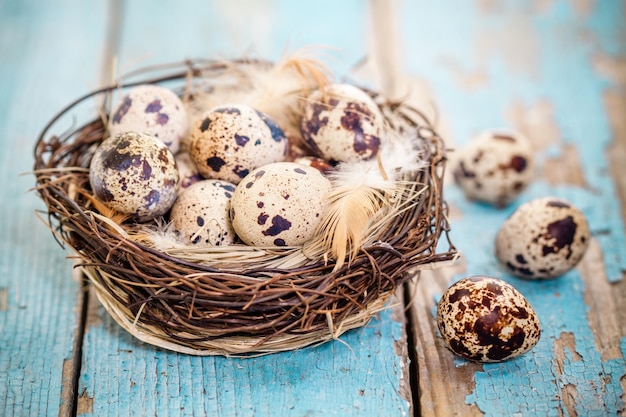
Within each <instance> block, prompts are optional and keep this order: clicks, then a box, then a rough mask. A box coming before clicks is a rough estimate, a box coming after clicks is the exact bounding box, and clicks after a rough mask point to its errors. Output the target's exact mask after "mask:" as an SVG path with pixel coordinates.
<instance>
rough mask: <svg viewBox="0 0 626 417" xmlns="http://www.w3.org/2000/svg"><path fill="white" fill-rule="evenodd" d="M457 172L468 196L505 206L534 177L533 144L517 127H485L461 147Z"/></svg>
mask: <svg viewBox="0 0 626 417" xmlns="http://www.w3.org/2000/svg"><path fill="white" fill-rule="evenodd" d="M453 174H454V179H455V181H456V183H457V184H458V185H459V187H460V188H461V189H462V190H463V192H464V193H465V195H466V196H467V197H468V198H470V199H472V200H477V201H482V202H486V203H490V204H493V205H495V206H497V207H502V206H505V205H507V204H509V203H510V202H511V201H513V200H514V199H515V198H516V197H518V196H519V195H520V194H521V193H522V191H524V190H525V189H526V187H527V186H528V184H529V183H530V182H531V180H532V178H533V152H532V146H531V144H530V142H529V141H528V139H527V138H526V137H525V136H524V135H522V134H521V133H519V132H516V131H513V130H489V131H485V132H483V133H481V134H479V135H477V136H475V137H473V138H472V139H471V140H470V141H469V143H468V144H467V145H466V146H465V147H463V148H461V149H460V150H459V154H458V160H457V161H456V165H455V167H454V169H453Z"/></svg>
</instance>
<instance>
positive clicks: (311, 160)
mask: <svg viewBox="0 0 626 417" xmlns="http://www.w3.org/2000/svg"><path fill="white" fill-rule="evenodd" d="M293 162H295V163H297V164H302V165H307V166H310V167H313V168H315V169H317V170H318V171H319V172H321V173H322V174H324V175H326V174H328V173H329V172H330V171H332V170H333V169H334V167H333V166H332V164H331V163H330V162H328V161H327V160H325V159H322V158H318V157H317V156H300V157H298V158H296V159H294V160H293Z"/></svg>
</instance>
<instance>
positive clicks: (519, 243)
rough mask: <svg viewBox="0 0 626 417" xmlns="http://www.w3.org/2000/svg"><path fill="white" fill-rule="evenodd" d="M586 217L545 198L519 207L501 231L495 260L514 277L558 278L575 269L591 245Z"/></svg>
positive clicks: (574, 208) (561, 201)
mask: <svg viewBox="0 0 626 417" xmlns="http://www.w3.org/2000/svg"><path fill="white" fill-rule="evenodd" d="M589 238H590V231H589V225H588V224H587V220H586V218H585V216H584V214H583V213H582V212H581V211H580V210H579V209H577V208H576V207H574V206H573V205H572V204H571V203H569V202H568V201H565V200H562V199H557V198H554V197H544V198H538V199H535V200H532V201H529V202H527V203H525V204H522V205H521V206H520V207H518V208H517V209H516V210H515V211H514V212H513V214H512V215H511V216H510V217H509V218H508V219H506V220H505V221H504V223H503V224H502V225H501V226H500V229H499V230H498V234H497V236H496V242H495V252H496V257H497V258H498V260H499V261H500V263H501V264H502V265H504V266H505V267H506V269H507V270H508V271H509V272H511V273H512V274H514V275H517V276H519V277H523V278H529V279H540V278H556V277H559V276H561V275H563V274H564V273H566V272H568V271H569V270H571V269H572V268H574V267H575V266H576V265H577V264H578V263H579V262H580V260H581V259H582V257H583V255H584V254H585V252H586V250H587V246H588V245H589Z"/></svg>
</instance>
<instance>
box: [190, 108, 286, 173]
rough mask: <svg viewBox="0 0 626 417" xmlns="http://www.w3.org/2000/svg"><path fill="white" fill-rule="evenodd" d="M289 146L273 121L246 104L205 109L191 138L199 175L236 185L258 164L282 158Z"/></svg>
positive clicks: (281, 159) (191, 152) (277, 160)
mask: <svg viewBox="0 0 626 417" xmlns="http://www.w3.org/2000/svg"><path fill="white" fill-rule="evenodd" d="M288 146H289V143H288V140H287V138H286V136H285V134H284V133H283V131H282V130H281V128H280V127H279V126H278V125H277V124H276V123H275V122H274V121H272V120H271V119H270V118H269V117H268V116H267V115H265V114H264V113H262V112H259V111H257V110H255V109H254V108H252V107H250V106H248V105H243V104H238V105H225V106H220V107H217V108H214V109H212V110H210V111H208V112H206V113H205V114H204V115H203V116H202V117H201V118H200V119H199V120H198V121H197V122H196V124H195V125H194V126H193V128H192V130H191V134H190V137H189V155H190V156H191V159H192V160H193V162H194V163H195V165H196V167H197V168H198V171H199V172H200V174H201V175H202V176H203V177H205V178H215V179H221V180H225V181H229V182H232V183H233V184H238V183H239V181H241V179H242V178H244V177H245V176H246V175H248V173H250V171H252V170H253V169H255V168H257V167H260V166H262V165H266V164H270V163H273V162H279V161H283V160H284V159H285V157H286V155H287V151H288Z"/></svg>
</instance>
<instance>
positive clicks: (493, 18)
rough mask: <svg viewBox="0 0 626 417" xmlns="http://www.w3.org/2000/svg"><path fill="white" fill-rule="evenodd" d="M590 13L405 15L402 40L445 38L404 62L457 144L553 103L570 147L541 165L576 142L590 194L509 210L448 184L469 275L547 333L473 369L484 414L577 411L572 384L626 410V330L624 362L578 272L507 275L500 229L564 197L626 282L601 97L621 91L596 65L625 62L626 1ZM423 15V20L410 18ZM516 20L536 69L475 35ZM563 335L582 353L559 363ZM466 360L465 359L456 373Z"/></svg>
mask: <svg viewBox="0 0 626 417" xmlns="http://www.w3.org/2000/svg"><path fill="white" fill-rule="evenodd" d="M593 6H594V9H593V10H592V11H591V14H590V15H584V13H583V14H581V13H580V12H577V11H575V10H574V9H573V6H572V4H571V3H570V2H567V1H556V2H553V3H549V4H547V5H545V7H546V8H547V9H546V10H543V11H542V12H540V13H529V11H528V8H529V7H533V6H532V4H531V3H530V2H523V1H517V0H513V1H506V2H498V3H494V5H493V7H494V8H495V10H490V11H485V10H483V11H480V10H478V8H477V7H476V5H475V4H470V3H469V2H459V4H456V5H455V14H454V16H450V22H449V23H448V24H447V25H445V27H440V26H437V25H438V24H440V22H438V21H437V22H435V20H436V19H432V20H429V19H428V16H429V14H430V13H436V12H437V11H436V10H432V9H431V8H434V7H437V6H435V5H427V4H426V3H421V4H420V7H419V8H418V7H416V6H413V5H409V6H408V9H409V10H407V13H406V14H405V16H406V19H407V20H406V21H405V30H407V33H405V36H404V38H405V39H436V40H437V42H423V43H419V48H420V51H419V54H416V56H415V57H410V56H409V57H408V58H407V59H408V61H409V65H410V67H411V68H412V70H413V71H414V72H415V73H417V74H418V75H420V76H422V77H424V78H426V79H427V80H428V81H429V83H430V84H431V86H432V87H433V91H434V92H435V101H436V102H437V103H438V106H439V107H440V109H441V113H442V114H443V115H445V119H446V120H447V121H448V124H449V125H450V126H449V128H450V129H451V130H452V132H453V135H454V141H455V143H456V144H463V143H464V142H465V141H467V140H468V139H469V138H470V137H472V135H473V134H475V133H476V132H478V131H481V130H483V129H487V128H493V127H499V126H502V125H507V123H506V114H504V111H503V109H506V108H507V106H510V104H511V102H512V101H517V102H518V103H521V105H523V106H532V105H534V104H536V103H539V102H544V101H545V102H548V103H549V104H550V105H551V106H552V109H553V112H554V122H555V123H556V125H557V126H558V129H559V132H560V136H561V137H560V139H561V141H560V142H559V143H558V144H557V145H553V146H549V147H547V148H546V149H544V150H542V151H541V153H540V154H538V155H537V158H538V160H539V161H540V162H543V161H545V160H546V159H548V158H554V157H558V156H560V155H561V153H562V150H563V148H564V146H566V145H568V144H571V145H573V146H575V147H576V149H577V151H578V153H579V155H580V163H581V167H582V171H583V175H584V178H585V182H586V187H585V188H580V187H574V186H558V187H553V186H550V185H549V184H547V183H546V182H545V181H541V180H538V181H536V182H535V183H534V184H533V185H532V186H531V187H530V188H529V189H528V190H527V191H526V192H525V193H524V194H523V195H522V196H520V198H519V199H518V200H517V201H516V202H514V204H513V205H511V206H510V207H508V208H506V209H504V210H496V209H493V208H491V207H489V206H486V205H483V204H478V203H473V202H469V201H467V200H466V199H465V198H464V196H463V195H462V193H461V192H460V190H459V189H458V188H457V187H456V186H454V185H451V186H449V187H448V188H447V189H446V199H447V200H448V201H449V202H450V203H451V204H452V205H454V206H456V207H458V208H459V211H460V212H461V213H462V214H461V216H460V218H456V219H453V225H452V239H453V242H454V243H455V245H457V247H458V248H459V249H460V250H461V251H462V252H463V254H464V258H465V261H466V270H465V271H464V274H463V276H466V275H474V274H484V275H491V276H496V277H499V278H502V279H505V280H506V281H508V282H510V283H512V284H513V285H514V286H515V287H516V288H517V289H519V290H520V292H522V293H523V294H524V295H525V296H526V297H527V298H528V299H529V301H530V302H531V304H532V305H533V306H534V307H535V309H536V310H537V313H538V315H539V317H540V320H541V322H542V326H543V334H542V338H541V340H540V342H539V344H538V345H537V346H536V347H535V348H534V349H533V350H532V351H531V352H529V353H528V354H526V355H524V356H522V357H520V358H517V359H515V360H512V361H507V362H503V363H497V364H485V365H484V366H483V370H482V371H480V372H477V373H476V374H475V376H474V380H475V389H474V390H473V392H471V393H470V394H469V395H467V397H466V402H467V403H468V404H474V405H476V406H477V407H478V408H479V409H480V410H481V411H483V412H484V413H485V414H486V415H487V416H502V415H516V414H517V415H524V416H527V415H542V416H543V415H548V416H551V415H554V416H557V415H569V412H568V410H567V407H566V406H565V402H564V401H562V400H561V396H562V395H563V392H562V390H563V389H564V388H565V387H566V386H568V385H570V384H571V385H572V386H573V387H574V389H576V392H577V395H576V396H575V397H574V399H573V400H572V401H573V408H574V411H575V412H576V413H578V414H579V415H617V413H618V411H619V410H621V409H623V407H624V400H623V398H622V396H623V395H624V393H623V390H622V387H621V385H620V379H621V378H623V377H624V373H625V372H626V371H625V370H626V366H625V365H626V364H625V363H624V356H626V354H625V352H624V347H625V346H626V335H624V336H625V337H624V338H622V339H621V348H622V357H621V358H615V359H611V360H606V361H603V360H602V358H601V357H600V354H599V353H598V351H597V349H596V346H595V344H594V343H595V341H594V336H593V333H592V331H591V328H590V327H589V323H588V320H587V313H588V309H589V307H588V306H587V305H586V304H585V301H584V298H583V294H584V292H585V284H584V282H583V280H582V278H581V276H580V274H579V272H578V271H577V270H573V271H571V272H569V273H567V274H566V275H564V276H562V277H561V278H559V279H556V280H552V281H541V282H532V281H525V280H522V279H518V278H515V277H513V276H511V275H508V274H507V273H506V272H505V271H504V270H503V269H502V268H501V267H500V265H498V262H497V260H496V258H495V255H494V250H493V244H494V243H493V242H494V239H495V235H496V233H497V230H498V228H499V226H500V225H501V223H502V222H503V221H504V219H505V218H506V217H508V215H509V214H510V213H511V212H512V211H513V210H514V209H515V208H516V207H517V206H519V205H520V204H522V203H523V202H525V201H528V200H530V199H532V198H535V197H542V196H547V195H553V196H557V197H562V198H565V199H568V200H570V201H571V202H572V203H574V204H575V205H576V206H577V207H579V208H580V209H581V210H582V211H583V212H584V213H585V215H586V216H587V219H588V220H589V223H590V227H591V229H592V233H593V236H594V238H595V239H597V241H598V242H599V244H600V246H601V249H602V252H603V256H604V263H605V270H606V274H607V279H608V280H609V282H611V283H616V282H618V281H620V280H622V279H623V272H624V271H625V270H626V237H625V234H624V223H623V220H622V217H621V212H620V205H619V204H620V203H619V199H618V198H617V193H616V187H615V183H614V182H613V180H612V179H611V177H610V174H609V169H608V166H607V160H606V155H605V152H606V151H607V147H608V146H609V145H610V143H611V141H612V140H613V137H612V132H611V129H610V123H609V120H608V119H607V113H606V111H605V108H604V102H603V94H604V93H605V92H606V91H607V90H608V89H611V88H616V87H617V86H615V85H613V84H612V81H611V80H608V79H604V78H603V77H602V76H601V75H600V74H598V73H596V69H595V68H594V62H593V59H594V57H595V56H596V54H602V55H605V56H611V57H613V58H622V59H623V58H624V57H625V56H626V46H625V45H626V43H625V42H623V36H622V37H620V33H621V34H623V33H624V23H623V16H624V15H625V12H626V11H625V10H624V8H625V7H626V5H625V3H624V2H623V1H621V2H620V1H618V0H614V1H602V2H594V3H593ZM416 16H419V17H420V22H422V23H423V24H422V25H415V24H412V23H410V22H411V20H413V19H415V18H416ZM520 22H521V23H520ZM511 24H523V25H528V27H529V28H530V29H531V30H530V33H531V34H532V35H533V36H536V39H535V41H536V46H537V49H536V51H535V52H534V53H536V54H537V56H536V57H535V61H536V62H534V64H533V65H530V66H529V68H517V69H516V68H511V63H510V62H505V61H504V59H503V55H504V54H505V52H507V51H502V50H498V51H497V53H493V51H490V52H491V53H485V54H483V55H484V56H480V54H478V53H477V49H478V46H477V45H476V44H475V43H473V42H475V41H476V39H477V36H476V34H478V33H481V34H483V35H484V34H485V33H492V34H493V36H494V37H498V36H506V34H507V28H508V25H511ZM479 26H480V29H479ZM450 27H454V30H450ZM619 39H622V40H621V41H620V40H619ZM483 40H484V39H483ZM500 46H501V45H500ZM509 58H511V57H509ZM417 59H419V61H418V60H417ZM444 63H447V65H446V64H444ZM450 63H452V64H453V65H450ZM459 63H462V64H463V67H462V68H458V67H459V65H460V64H459ZM455 65H456V66H455ZM451 66H455V67H454V68H453V69H452V68H451ZM459 70H461V71H463V72H465V73H476V72H480V73H483V74H485V76H486V79H487V81H486V84H485V85H484V86H481V87H478V88H475V89H471V90H468V89H464V88H463V87H462V86H461V85H460V84H459V82H458V80H457V79H456V78H455V77H456V72H455V71H457V72H458V71H459ZM547 139H548V138H547ZM549 139H551V140H554V139H556V138H549ZM459 278H461V276H456V277H454V278H453V280H457V279H459ZM599 279H602V278H601V277H599ZM565 333H571V334H572V335H574V344H575V346H576V352H569V351H565V352H564V358H565V359H564V360H563V363H562V364H559V365H558V366H557V359H556V355H555V351H554V349H555V342H556V341H557V340H558V339H559V338H560V337H561V336H562V335H563V334H565ZM578 355H580V357H582V360H580V357H579V356H578ZM462 363H463V361H462V360H458V361H457V364H458V365H459V366H461V365H462ZM568 389H571V388H569V387H568Z"/></svg>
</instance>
